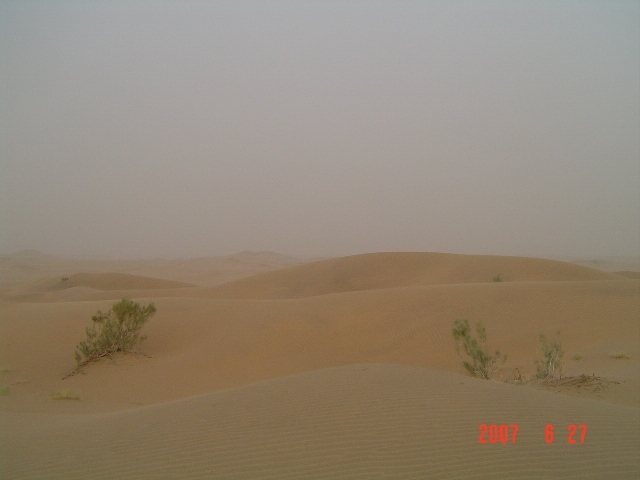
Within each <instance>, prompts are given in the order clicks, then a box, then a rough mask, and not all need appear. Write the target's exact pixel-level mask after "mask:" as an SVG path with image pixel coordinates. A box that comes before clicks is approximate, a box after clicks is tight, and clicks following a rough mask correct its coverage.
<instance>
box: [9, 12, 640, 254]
mask: <svg viewBox="0 0 640 480" xmlns="http://www.w3.org/2000/svg"><path fill="white" fill-rule="evenodd" d="M0 74H1V77H0V82H1V83H0V203H1V206H0V253H10V252H13V251H17V250H23V249H38V250H41V251H43V252H45V253H50V254H56V255H63V256H70V257H91V256H110V257H127V258H129V257H145V258H148V257H195V256H205V255H223V254H229V253H234V252H238V251H241V250H274V251H278V252H282V253H288V254H292V255H300V256H319V255H346V254H353V253H363V252H371V251H396V250H411V251H440V252H457V253H487V254H507V255H549V256H552V255H570V256H575V257H579V256H596V255H601V256H602V255H638V254H640V2H638V1H619V2H615V1H610V0H607V1H601V2H596V1H593V2H590V1H586V0H585V1H583V0H580V1H558V0H553V1H548V2H547V1H530V2H527V1H515V0H514V1H481V2H479V1H449V0H446V1H386V2H383V1H333V2H332V1H299V0H296V1H200V2H198V1H183V0H180V1H178V0H176V1H135V0H133V1H132V0H127V1H120V2H118V1H112V0H109V1H101V2H98V1H56V2H53V1H44V0H43V1H37V2H36V1H25V0H20V1H7V0H2V1H1V2H0Z"/></svg>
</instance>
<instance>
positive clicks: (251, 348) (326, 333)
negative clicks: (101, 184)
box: [0, 253, 640, 478]
mask: <svg viewBox="0 0 640 480" xmlns="http://www.w3.org/2000/svg"><path fill="white" fill-rule="evenodd" d="M498 273H499V274H501V276H502V277H503V281H502V282H500V283H495V282H492V277H493V276H495V275H496V274H498ZM72 279H73V280H72ZM57 281H58V282H60V281H61V279H59V278H58V279H57ZM125 281H127V282H130V283H128V284H125V283H123V282H125ZM67 282H72V283H73V285H72V286H69V287H67V285H71V284H67V285H65V287H67V288H58V287H56V288H53V287H52V286H51V285H49V287H47V286H46V285H44V284H42V285H41V286H40V288H41V289H46V288H49V290H48V291H47V292H46V293H45V294H42V295H47V296H48V297H47V298H49V299H50V300H48V301H44V300H43V299H44V297H40V298H39V299H38V301H35V300H34V299H33V298H35V297H31V298H30V297H26V296H23V297H20V298H18V297H12V298H11V299H10V300H0V341H1V342H2V348H0V385H6V386H8V387H9V388H10V390H9V393H8V394H7V395H3V396H0V421H1V422H2V423H1V427H0V428H1V431H2V434H1V435H2V437H1V438H0V442H1V444H2V445H3V446H4V445H6V446H7V447H6V448H4V447H3V449H2V455H3V456H2V463H1V464H0V472H2V477H3V478H59V477H65V478H115V477H118V478H376V477H384V476H385V475H386V476H388V477H390V478H605V477H607V476H609V477H611V475H613V477H615V478H637V477H638V475H639V474H640V465H639V458H640V457H639V456H638V448H639V447H640V441H639V440H640V437H639V434H638V432H639V431H640V429H639V428H638V427H640V342H638V338H640V282H639V281H638V280H634V279H629V278H625V277H624V276H619V275H613V274H609V273H605V272H600V271H595V270H591V269H588V268H585V267H581V266H576V265H571V264H564V263H562V262H555V261H546V260H536V259H526V258H517V257H472V256H463V255H460V256H458V255H439V254H415V253H410V254H370V255H360V256H355V257H345V258H343V259H331V260H326V261H320V262H315V263H311V264H307V265H303V266H298V267H293V268H286V269H282V270H278V271H274V272H270V273H262V274H258V275H256V276H254V277H251V278H247V279H245V280H241V281H237V282H233V283H230V284H227V285H222V286H220V287H190V288H186V287H182V288H167V287H168V286H167V284H166V283H162V282H163V281H158V280H156V279H149V278H140V277H130V276H126V275H125V276H122V275H120V274H115V273H97V274H91V275H86V274H78V275H77V276H76V275H69V280H66V281H65V282H64V283H67ZM157 282H160V283H157ZM180 285H182V284H180ZM127 286H129V287H131V288H133V290H127V288H126V287H127ZM154 286H155V288H154ZM170 286H173V285H170ZM32 287H33V285H32ZM98 288H101V289H98ZM109 288H116V290H110V289H109ZM121 296H129V297H133V298H135V299H136V300H138V301H143V302H146V301H154V303H155V304H156V306H157V308H158V313H157V314H156V316H155V317H153V319H152V320H151V321H150V322H149V324H148V325H147V326H145V333H146V334H147V335H148V337H149V338H148V340H147V341H146V342H145V343H144V344H143V347H142V350H143V351H144V352H145V354H146V355H147V356H142V355H139V356H136V355H133V354H129V355H119V356H117V357H116V358H115V359H113V360H111V361H110V360H104V361H101V362H99V363H96V364H91V365H89V366H87V367H86V369H85V370H84V373H78V374H76V375H73V376H71V377H68V378H66V379H64V380H63V379H62V377H63V375H64V374H67V373H69V372H70V371H71V370H72V369H73V368H74V366H75V362H74V360H73V350H74V348H75V345H76V344H77V343H78V342H79V341H80V340H82V339H83V337H84V329H85V327H86V326H88V324H89V323H90V318H91V315H93V314H95V312H96V311H97V310H98V309H101V310H103V311H104V310H106V309H108V308H109V307H110V305H111V304H112V303H113V300H114V299H117V298H120V297H121ZM225 296H226V297H227V298H223V297H225ZM458 318H468V319H469V320H471V322H472V323H473V322H476V321H482V322H483V323H484V324H485V326H486V327H487V331H488V334H489V341H490V345H491V346H492V347H499V348H501V350H502V351H503V352H505V353H506V354H507V355H508V361H507V363H506V364H505V366H504V367H503V368H502V369H501V370H500V371H499V372H498V373H497V374H496V376H495V380H498V381H490V382H487V381H480V380H475V379H472V378H470V377H467V376H464V371H463V369H462V368H461V366H460V360H459V358H458V357H457V356H456V354H455V350H454V344H453V340H452V338H451V327H452V323H453V321H454V320H455V319H458ZM558 329H560V330H561V332H562V333H561V335H562V341H563V347H564V350H565V358H564V365H563V374H564V375H565V377H566V376H567V375H580V374H586V375H595V377H592V378H595V379H599V380H598V381H595V380H594V381H593V382H591V383H589V382H583V383H582V384H581V385H580V386H578V387H575V386H573V387H572V386H571V385H555V386H553V387H549V386H546V387H545V386H542V385H537V384H534V383H532V384H527V385H511V384H505V383H502V382H500V381H499V380H500V379H501V378H507V377H509V375H510V374H511V373H512V372H513V371H514V369H515V368H518V371H519V372H520V373H522V374H523V375H525V376H526V375H530V374H532V373H533V371H534V366H533V360H534V359H535V358H541V353H540V349H539V345H538V340H537V336H538V334H539V333H546V334H548V335H551V334H553V333H554V332H555V331H556V330H558ZM539 388H543V389H546V390H539ZM58 390H72V391H76V392H78V393H80V395H81V397H82V399H81V400H80V401H54V400H51V399H50V398H49V394H50V393H51V392H53V391H58ZM481 423H488V424H491V423H496V424H502V423H505V424H506V423H508V424H512V423H517V424H518V425H519V428H520V432H519V434H518V440H517V442H516V444H507V445H502V444H497V445H491V444H488V445H480V444H479V443H478V426H479V425H480V424H481ZM548 423H553V424H555V425H556V427H557V430H556V431H557V432H559V433H558V438H559V440H558V441H557V442H556V443H554V445H547V444H546V442H545V440H544V426H545V425H546V424H548ZM572 423H575V424H578V423H586V424H587V425H588V434H587V435H588V436H587V442H586V443H585V444H579V445H569V444H568V443H567V439H566V435H567V433H566V429H567V426H568V425H569V424H572ZM498 443H500V442H498ZM106 451H108V452H110V453H109V454H108V455H106V454H105V453H104V452H106ZM114 458H118V462H115V461H114V460H113V459H114ZM452 459H455V461H452Z"/></svg>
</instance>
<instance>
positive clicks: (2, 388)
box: [0, 385, 11, 395]
mask: <svg viewBox="0 0 640 480" xmlns="http://www.w3.org/2000/svg"><path fill="white" fill-rule="evenodd" d="M10 391H11V389H10V388H9V387H8V386H6V385H0V395H9V392H10Z"/></svg>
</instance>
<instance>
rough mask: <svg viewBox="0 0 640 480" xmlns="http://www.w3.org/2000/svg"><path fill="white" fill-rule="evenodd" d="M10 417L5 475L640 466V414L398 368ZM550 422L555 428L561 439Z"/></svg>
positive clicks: (396, 474) (482, 474) (264, 474)
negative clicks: (144, 403)
mask: <svg viewBox="0 0 640 480" xmlns="http://www.w3.org/2000/svg"><path fill="white" fill-rule="evenodd" d="M0 418H2V427H3V428H2V431H3V432H7V431H12V432H13V433H12V441H11V442H9V443H8V445H9V448H7V449H5V450H4V451H3V454H4V455H5V458H4V474H5V475H6V477H5V478H38V477H39V476H40V475H42V473H43V472H46V475H48V476H49V478H51V477H64V478H96V479H99V478H105V479H107V478H114V476H117V477H118V478H131V479H134V478H229V479H231V478H237V479H242V478H274V479H284V478H326V479H332V478H415V479H431V478H433V479H441V478H456V479H482V478H503V479H507V478H513V479H525V478H529V479H539V478H582V479H585V478H593V479H601V478H621V479H624V478H637V474H638V472H640V457H639V456H638V449H639V448H640V433H639V431H638V429H637V424H638V421H639V420H640V419H639V418H638V409H634V408H629V407H622V406H608V405H603V404H600V403H598V402H594V401H591V400H581V399H572V398H569V397H558V396H557V395H555V394H552V393H549V392H537V391H533V392H532V391H529V390H527V389H526V388H523V387H517V386H513V385H505V384H500V383H495V382H486V381H481V380H475V379H470V378H467V377H463V376H458V375H450V374H444V373H440V372H435V371H432V370H426V369H420V368H411V367H401V366H395V365H380V364H376V365H350V366H344V367H338V368H335V369H329V370H320V371H315V372H311V373H307V374H303V375H298V376H291V377H286V378H283V379H278V380H270V381H267V382H263V383H258V384H254V385H250V386H247V387H241V388H237V389H232V390H226V391H223V392H219V393H212V394H207V395H203V396H199V397H193V398H188V399H184V400H180V401H177V402H171V403H166V404H160V405H154V406H150V407H143V408H139V409H135V410H131V411H125V412H119V413H111V414H98V415H76V416H75V417H74V418H71V419H65V418H60V416H48V417H42V416H39V415H36V416H29V417H25V416H24V415H21V414H3V415H2V417H0ZM485 423H486V424H493V423H495V424H497V425H501V424H506V425H512V424H517V425H518V433H517V436H516V442H515V443H512V439H513V436H512V433H511V436H510V438H509V440H510V441H509V443H505V444H502V443H500V442H499V441H498V443H495V444H492V443H490V442H489V443H488V444H484V445H481V444H480V443H479V425H481V424H485ZM547 424H553V425H554V426H555V432H556V438H555V439H554V442H553V443H552V444H547V443H546V441H545V427H546V425H547ZM570 424H586V425H587V433H586V436H585V443H581V437H580V432H579V433H578V435H576V437H575V438H576V439H577V442H578V443H577V444H573V445H572V444H569V443H568V437H569V432H568V429H567V428H568V426H569V425H570ZM62 426H64V429H63V430H62V429H61V427H62ZM36 432H37V436H35V438H34V434H36ZM511 432H513V428H512V429H511ZM5 435H6V433H5ZM5 440H6V439H5ZM25 443H27V444H29V445H30V446H31V448H32V450H31V449H30V450H25V449H23V448H21V446H22V445H24V444H25ZM605 459H606V460H605Z"/></svg>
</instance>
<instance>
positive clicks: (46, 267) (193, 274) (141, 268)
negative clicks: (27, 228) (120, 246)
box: [0, 250, 305, 289]
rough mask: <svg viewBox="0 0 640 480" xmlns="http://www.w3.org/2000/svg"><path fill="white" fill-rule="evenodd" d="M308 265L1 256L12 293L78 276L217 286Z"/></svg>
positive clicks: (5, 284) (2, 283) (249, 258)
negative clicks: (120, 276) (46, 281)
mask: <svg viewBox="0 0 640 480" xmlns="http://www.w3.org/2000/svg"><path fill="white" fill-rule="evenodd" d="M301 263H305V261H304V260H301V259H297V258H293V257H289V256H287V255H282V254H279V253H274V252H240V253H237V254H233V255H226V256H222V257H206V258H192V259H182V260H74V259H64V258H59V257H55V256H52V255H45V254H43V253H41V252H38V251H35V250H25V251H22V252H17V253H13V254H10V255H0V289H11V288H15V287H17V286H18V285H25V284H28V283H33V282H36V281H39V280H41V279H42V278H51V277H56V278H58V279H59V278H62V277H70V276H71V275H72V274H74V273H79V272H94V273H110V272H114V273H127V274H130V275H140V276H145V277H152V278H159V279H162V280H169V281H177V282H183V283H190V284H191V283H193V284H196V285H217V284H219V283H225V282H229V281H232V280H237V279H239V278H244V277H247V276H251V275H255V274H257V273H260V272H266V271H269V270H274V269H279V268H284V267H289V266H293V265H298V264H301Z"/></svg>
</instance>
